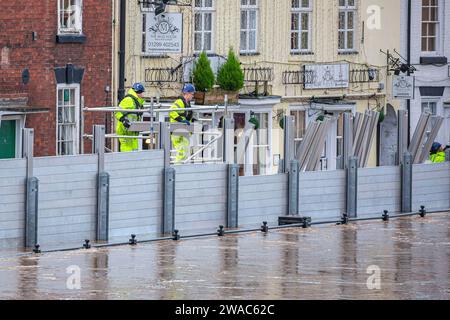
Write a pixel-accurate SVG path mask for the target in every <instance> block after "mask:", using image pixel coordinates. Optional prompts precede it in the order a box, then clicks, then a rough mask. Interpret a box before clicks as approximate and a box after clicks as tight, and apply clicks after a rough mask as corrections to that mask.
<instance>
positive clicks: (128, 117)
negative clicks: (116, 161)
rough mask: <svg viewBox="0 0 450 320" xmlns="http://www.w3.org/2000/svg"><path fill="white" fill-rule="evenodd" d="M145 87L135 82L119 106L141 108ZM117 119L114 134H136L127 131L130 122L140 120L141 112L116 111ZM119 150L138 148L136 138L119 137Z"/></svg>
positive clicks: (128, 108) (125, 150) (135, 133)
mask: <svg viewBox="0 0 450 320" xmlns="http://www.w3.org/2000/svg"><path fill="white" fill-rule="evenodd" d="M144 92H145V88H144V86H143V85H142V84H141V83H135V84H134V85H133V87H132V88H131V89H130V90H129V91H128V93H127V95H126V96H125V98H123V100H122V101H121V102H120V104H119V107H120V108H122V109H127V110H136V109H142V108H143V107H144V99H143V95H144ZM115 117H116V119H117V120H118V121H117V126H116V134H117V135H119V136H138V135H139V133H138V132H131V131H128V129H130V126H131V122H136V121H140V120H141V119H142V114H138V113H133V112H117V113H116V115H115ZM119 141H120V152H131V151H138V150H139V141H138V139H133V138H119Z"/></svg>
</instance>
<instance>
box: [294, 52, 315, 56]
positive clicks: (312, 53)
mask: <svg viewBox="0 0 450 320" xmlns="http://www.w3.org/2000/svg"><path fill="white" fill-rule="evenodd" d="M291 55H292V56H313V55H314V52H312V51H302V52H295V51H294V52H293V51H291Z"/></svg>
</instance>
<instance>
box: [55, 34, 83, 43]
mask: <svg viewBox="0 0 450 320" xmlns="http://www.w3.org/2000/svg"><path fill="white" fill-rule="evenodd" d="M56 43H86V36H85V35H84V34H58V35H56Z"/></svg>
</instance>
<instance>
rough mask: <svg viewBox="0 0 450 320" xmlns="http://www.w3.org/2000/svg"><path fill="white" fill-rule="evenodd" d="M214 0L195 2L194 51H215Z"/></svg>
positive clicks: (198, 0)
mask: <svg viewBox="0 0 450 320" xmlns="http://www.w3.org/2000/svg"><path fill="white" fill-rule="evenodd" d="M213 24H214V2H213V0H195V2H194V51H195V52H196V53H199V52H202V51H205V52H212V51H213V41H214V39H213V35H214V30H213Z"/></svg>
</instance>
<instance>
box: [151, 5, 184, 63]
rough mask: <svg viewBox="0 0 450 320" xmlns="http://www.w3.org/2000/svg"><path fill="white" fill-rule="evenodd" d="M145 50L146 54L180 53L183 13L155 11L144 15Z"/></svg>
mask: <svg viewBox="0 0 450 320" xmlns="http://www.w3.org/2000/svg"><path fill="white" fill-rule="evenodd" d="M145 38H146V45H145V52H146V53H148V54H165V53H181V51H182V45H183V14H182V13H164V14H160V15H158V16H155V13H153V12H152V13H148V14H147V15H146V28H145Z"/></svg>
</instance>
